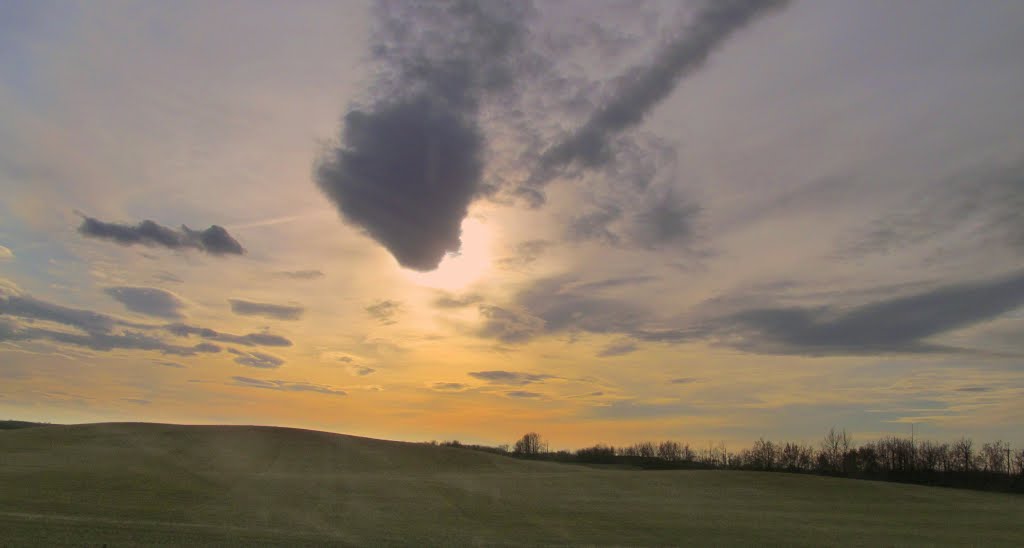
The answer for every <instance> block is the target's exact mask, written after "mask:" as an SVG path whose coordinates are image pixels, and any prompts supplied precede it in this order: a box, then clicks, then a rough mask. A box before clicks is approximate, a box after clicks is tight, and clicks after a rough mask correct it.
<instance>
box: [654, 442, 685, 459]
mask: <svg viewBox="0 0 1024 548" xmlns="http://www.w3.org/2000/svg"><path fill="white" fill-rule="evenodd" d="M682 457H683V448H682V446H681V445H679V443H678V442H674V441H671V440H669V441H663V442H661V443H660V444H658V458H660V459H662V460H667V461H677V460H681V459H682Z"/></svg>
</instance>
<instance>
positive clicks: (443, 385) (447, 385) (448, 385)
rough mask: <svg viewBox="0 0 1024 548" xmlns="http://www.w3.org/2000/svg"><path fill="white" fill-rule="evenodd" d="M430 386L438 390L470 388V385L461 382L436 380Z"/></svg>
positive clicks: (454, 390)
mask: <svg viewBox="0 0 1024 548" xmlns="http://www.w3.org/2000/svg"><path fill="white" fill-rule="evenodd" d="M430 388H431V389H432V390H437V391H438V392H460V391H462V390H465V389H467V388H469V385H466V384H462V383H461V382H435V383H434V384H432V385H430Z"/></svg>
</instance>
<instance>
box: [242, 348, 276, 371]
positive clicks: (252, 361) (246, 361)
mask: <svg viewBox="0 0 1024 548" xmlns="http://www.w3.org/2000/svg"><path fill="white" fill-rule="evenodd" d="M228 352H230V353H232V354H234V355H235V356H237V357H236V358H235V363H237V364H240V365H244V366H246V367H256V368H259V369H277V368H278V367H281V366H282V365H284V360H282V359H281V358H278V357H277V356H273V355H270V354H264V353H263V352H245V351H242V350H238V349H235V348H229V349H228Z"/></svg>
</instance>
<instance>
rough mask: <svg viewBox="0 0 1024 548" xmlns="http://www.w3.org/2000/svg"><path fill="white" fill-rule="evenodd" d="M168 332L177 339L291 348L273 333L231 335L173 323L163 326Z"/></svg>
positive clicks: (287, 341)
mask: <svg viewBox="0 0 1024 548" xmlns="http://www.w3.org/2000/svg"><path fill="white" fill-rule="evenodd" d="M164 329H166V330H167V331H168V332H170V333H172V334H174V335H177V336H179V337H189V336H191V335H195V336H198V337H200V338H203V339H207V340H211V341H217V342H222V343H233V344H241V345H245V346H291V345H292V341H290V340H289V339H287V338H285V337H282V336H280V335H274V334H273V333H248V334H245V335H232V334H230V333H221V332H220V331H216V330H214V329H210V328H208V327H197V326H193V325H186V324H183V323H173V324H169V325H166V326H164Z"/></svg>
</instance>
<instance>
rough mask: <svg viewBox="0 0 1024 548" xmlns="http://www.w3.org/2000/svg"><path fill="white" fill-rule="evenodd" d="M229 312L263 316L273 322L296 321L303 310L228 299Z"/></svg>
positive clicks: (292, 306) (293, 306) (289, 306)
mask: <svg viewBox="0 0 1024 548" xmlns="http://www.w3.org/2000/svg"><path fill="white" fill-rule="evenodd" d="M228 303H230V304H231V311H232V312H234V313H235V314H238V315H239V316H263V317H265V318H272V319H275V320H298V319H299V318H301V317H302V313H303V312H305V310H306V309H305V308H303V307H301V306H299V305H291V304H273V303H261V302H256V301H246V300H243V299H228Z"/></svg>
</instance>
